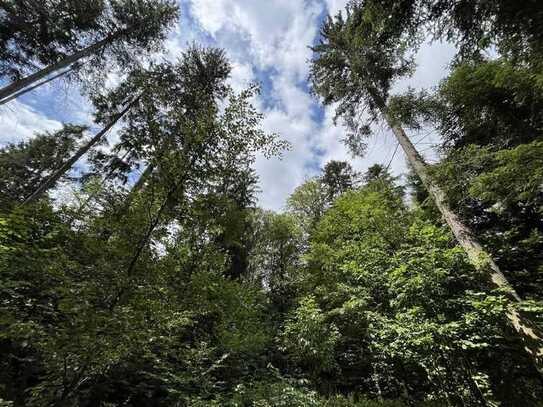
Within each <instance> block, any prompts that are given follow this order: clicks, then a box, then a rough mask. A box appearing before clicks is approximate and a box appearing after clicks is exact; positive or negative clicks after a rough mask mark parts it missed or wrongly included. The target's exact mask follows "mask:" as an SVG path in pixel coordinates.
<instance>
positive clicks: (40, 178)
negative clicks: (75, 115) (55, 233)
mask: <svg viewBox="0 0 543 407" xmlns="http://www.w3.org/2000/svg"><path fill="white" fill-rule="evenodd" d="M85 130H86V129H85V128H84V127H81V126H73V125H65V126H64V128H63V129H62V130H59V131H57V132H54V133H45V134H38V135H36V136H35V137H34V138H32V139H30V140H29V141H23V142H21V143H19V144H17V145H14V144H11V145H8V146H6V147H4V148H2V149H0V172H1V173H2V177H1V179H0V190H1V191H2V196H1V197H0V211H2V212H5V211H7V210H8V209H11V208H12V207H13V206H14V205H17V204H20V203H21V202H23V201H24V199H25V198H27V197H28V196H29V195H30V194H32V192H34V191H35V190H36V189H37V188H38V187H39V186H40V185H41V183H42V182H44V181H45V180H46V179H47V177H49V176H50V175H51V174H52V173H53V172H54V170H55V169H56V168H57V167H58V165H59V163H61V162H63V161H64V160H66V158H67V157H69V156H70V155H71V154H72V153H73V151H74V150H75V149H76V147H77V142H78V141H79V139H81V137H82V136H83V132H84V131H85Z"/></svg>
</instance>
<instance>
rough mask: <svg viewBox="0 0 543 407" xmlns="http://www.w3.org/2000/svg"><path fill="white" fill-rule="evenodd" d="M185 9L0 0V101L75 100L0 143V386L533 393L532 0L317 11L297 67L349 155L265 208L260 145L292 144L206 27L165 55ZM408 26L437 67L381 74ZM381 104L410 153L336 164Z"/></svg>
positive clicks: (513, 398)
mask: <svg viewBox="0 0 543 407" xmlns="http://www.w3.org/2000/svg"><path fill="white" fill-rule="evenodd" d="M182 11H183V7H180V6H179V5H178V4H177V3H176V2H174V1H170V0H101V1H87V0H70V1H57V0H47V1H42V2H38V1H33V0H20V1H12V0H5V1H0V105H6V106H5V107H6V108H7V107H9V106H10V105H13V103H17V101H18V100H19V101H20V100H21V96H22V95H25V94H27V95H28V94H31V92H36V91H37V90H39V89H41V88H42V87H43V86H46V85H47V84H53V83H59V82H62V83H64V84H65V85H66V86H68V89H69V93H68V95H69V97H74V98H75V97H78V98H84V99H85V101H86V103H88V105H89V106H90V108H91V110H92V115H91V116H90V117H89V120H88V122H80V123H75V122H68V121H67V120H66V121H64V122H63V123H62V127H61V128H59V129H57V130H50V131H49V130H48V131H36V132H35V133H34V135H33V136H32V137H30V138H26V139H24V140H21V141H19V142H15V143H4V144H3V145H2V147H0V407H19V406H60V407H68V406H70V407H71V406H74V407H75V406H82V407H86V406H89V407H90V406H103V407H113V406H119V407H120V406H196V407H197V406H232V407H234V406H254V407H259V406H262V407H264V406H269V407H272V406H273V407H274V406H301V407H305V406H308V407H312V406H315V407H324V406H330V407H349V406H352V407H378V406H385V407H386V406H388V407H401V406H406V407H407V406H503V407H507V406H511V407H513V406H527V407H530V406H534V407H537V406H542V405H543V404H542V400H543V334H542V330H543V158H542V157H543V109H542V108H543V73H542V67H543V34H542V33H543V32H542V31H541V27H542V26H543V2H541V1H537V0H526V1H522V2H520V1H517V2H512V1H509V0H495V1H492V2H488V1H485V0H470V1H468V0H460V1H456V2H449V1H444V0H385V1H383V0H350V1H347V2H346V6H345V8H344V9H343V10H342V12H340V13H338V14H332V15H328V16H327V17H326V18H324V19H322V21H321V25H320V27H319V33H318V36H317V39H316V41H315V43H313V44H306V45H307V46H310V47H311V53H312V58H311V60H309V61H307V68H308V72H309V78H308V80H307V85H308V89H309V88H311V91H312V93H313V94H314V97H315V99H316V100H317V101H318V102H319V103H321V104H322V106H323V107H326V108H327V109H331V111H333V112H335V122H336V125H337V126H341V128H342V129H344V133H345V135H344V138H343V139H342V141H343V142H344V143H345V145H346V146H347V147H348V148H349V149H350V151H351V152H352V158H351V159H349V160H344V159H337V160H329V161H327V162H323V163H322V165H320V168H318V170H315V171H313V173H312V176H310V177H307V178H306V179H305V180H304V181H303V182H302V183H300V184H299V185H297V187H296V188H295V189H294V190H293V191H292V192H291V193H290V195H289V196H288V197H287V198H286V199H285V202H284V205H283V209H282V210H280V211H273V210H270V209H267V208H264V207H263V206H262V204H261V202H260V201H259V192H260V191H261V188H262V183H261V182H260V179H259V174H258V172H257V170H256V163H257V161H258V160H263V159H274V160H278V159H281V158H282V157H283V156H284V154H286V153H288V151H289V150H292V149H295V148H296V144H295V143H294V144H292V143H289V142H287V138H286V137H285V135H284V134H276V133H274V132H271V131H268V130H267V127H266V114H267V113H269V112H268V111H267V110H266V108H265V106H263V105H262V104H261V103H258V99H257V97H258V95H259V94H260V92H262V91H263V87H265V86H266V84H265V83H264V84H262V83H260V84H259V83H256V82H254V83H246V84H245V85H244V86H242V87H241V88H240V87H239V86H233V79H234V78H233V76H234V70H235V68H236V66H235V64H234V63H233V61H232V58H231V56H230V55H229V54H228V52H226V51H225V50H224V49H221V48H219V47H210V46H204V45H200V44H197V43H192V44H190V45H187V46H186V47H184V48H183V50H182V51H181V52H180V53H179V54H177V55H175V58H171V57H168V56H167V55H166V50H165V46H166V42H167V41H168V40H167V39H168V38H169V37H168V36H169V35H170V34H171V32H172V30H174V27H175V26H176V25H177V24H181V23H182V21H184V20H182V19H180V12H182ZM424 41H444V42H447V43H448V44H451V45H452V46H454V49H455V55H454V56H453V58H452V62H451V64H450V66H449V70H448V73H447V76H446V77H445V78H443V79H442V80H441V81H440V82H439V83H438V84H436V86H435V87H431V88H427V89H415V88H414V87H413V88H411V87H409V88H408V90H407V91H405V92H402V93H400V92H398V91H397V89H398V88H399V87H398V86H397V84H398V83H399V82H400V81H403V83H407V84H409V81H410V78H411V75H412V74H413V73H414V72H415V71H416V64H415V61H416V59H415V55H416V53H417V51H418V50H419V48H420V46H421V44H422V42H424ZM489 50H491V51H492V52H489ZM112 78H114V80H113V79H112ZM273 78H274V76H273V75H270V80H273ZM406 88H407V87H406ZM264 90H265V89H264ZM56 108H58V109H62V108H63V107H62V106H56ZM6 111H7V110H0V118H1V116H2V115H3V114H6V113H5V112H6ZM382 128H386V129H388V131H389V132H390V134H392V135H393V136H394V141H393V143H394V144H393V147H396V151H398V149H400V150H401V151H402V152H403V154H404V157H405V159H406V162H407V164H408V168H409V170H408V172H407V173H406V174H396V173H394V172H393V171H392V170H391V168H390V165H391V164H390V163H388V164H387V163H385V164H375V165H372V166H369V167H368V168H365V169H364V170H358V169H357V168H359V166H358V165H357V160H360V159H361V156H365V157H368V156H369V155H370V154H371V151H370V150H368V149H367V148H366V147H367V143H368V140H370V139H371V138H372V137H382V131H381V130H382ZM112 129H114V131H115V133H114V134H115V135H114V137H111V133H112V131H113V130H112ZM421 129H424V130H425V131H430V132H432V134H434V135H435V138H436V140H437V142H436V143H437V149H438V151H439V160H437V161H436V162H432V163H428V162H427V161H426V160H425V159H424V157H423V154H422V152H421V151H419V150H418V146H417V143H416V142H414V140H412V139H411V136H410V134H411V133H413V132H415V131H420V130H421ZM3 137H5V138H6V139H9V137H11V135H3V134H0V140H2V138H3ZM396 151H395V153H394V154H396ZM392 159H394V155H393V156H392ZM395 159H396V160H401V159H402V157H401V156H400V155H397V156H396V158H395ZM285 176H286V177H288V176H289V174H286V175H285Z"/></svg>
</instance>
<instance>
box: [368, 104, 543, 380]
mask: <svg viewBox="0 0 543 407" xmlns="http://www.w3.org/2000/svg"><path fill="white" fill-rule="evenodd" d="M374 102H375V103H376V105H377V106H378V107H379V109H380V111H381V113H382V114H383V116H384V117H385V119H386V121H387V123H388V125H389V126H390V128H391V129H392V132H393V133H394V135H395V136H396V139H397V140H398V143H399V144H400V145H401V146H402V148H403V151H404V152H405V155H406V157H407V160H408V161H409V163H410V164H411V165H412V166H413V168H414V170H415V172H416V173H417V175H418V176H419V177H420V179H421V180H422V182H423V184H424V186H425V187H426V189H427V190H428V193H429V194H430V196H431V197H432V199H433V200H434V203H435V204H436V206H437V208H438V209H439V211H440V212H441V214H442V216H443V218H444V219H445V221H446V222H447V224H448V225H449V227H450V229H451V230H452V232H453V234H454V236H455V237H456V240H457V241H458V243H459V244H460V246H462V248H463V249H464V251H465V252H466V254H467V255H468V258H469V260H470V262H471V263H472V264H473V265H474V266H475V268H476V269H477V270H478V271H480V272H481V273H484V274H485V275H486V276H487V277H488V279H489V280H490V283H491V285H492V286H493V287H494V288H498V289H500V290H502V291H503V292H505V293H506V294H507V295H508V297H509V298H510V299H511V300H512V301H513V302H518V301H520V300H521V299H520V297H519V295H518V294H517V292H516V291H515V289H514V288H513V287H512V286H511V285H510V284H509V282H508V281H507V279H506V278H505V276H504V275H503V273H502V272H501V270H500V269H499V267H498V265H497V264H496V263H495V262H494V260H493V259H492V257H491V256H490V255H489V254H488V253H487V252H486V251H485V249H484V248H483V247H482V245H481V244H480V243H479V242H478V241H477V239H476V238H475V237H474V234H473V233H472V231H471V230H470V229H469V227H468V226H467V225H465V224H464V223H463V222H462V221H461V220H460V218H459V217H458V216H457V215H456V214H455V213H454V212H453V211H452V210H451V208H450V207H449V205H448V203H447V199H446V198H447V197H446V195H445V193H444V192H443V190H442V189H441V188H440V187H439V186H438V185H437V184H436V183H435V182H434V180H433V179H432V177H431V175H430V174H429V173H428V168H427V166H426V163H425V162H424V159H423V158H422V157H421V156H420V154H419V153H418V152H417V150H416V149H415V147H414V146H413V144H412V143H411V141H410V140H409V138H408V137H407V135H406V134H405V131H404V130H403V128H402V127H401V126H400V125H399V124H398V123H397V122H396V120H394V119H393V118H392V117H391V116H390V115H389V114H388V111H387V108H386V104H385V102H384V100H383V99H381V98H380V97H378V96H375V95H374ZM507 319H508V320H509V323H510V324H511V326H512V328H513V329H514V330H515V331H516V332H517V333H518V335H519V337H520V339H521V341H522V343H523V345H524V349H525V350H526V352H527V353H528V354H529V356H530V358H531V359H532V360H533V362H534V365H535V367H536V369H537V370H538V371H539V372H540V373H541V374H543V333H542V332H541V331H540V330H539V329H538V327H537V326H536V324H535V323H533V322H532V321H531V320H530V319H528V318H526V317H525V316H523V315H522V314H521V313H520V312H519V311H518V310H517V309H516V308H515V306H514V304H510V305H509V307H508V310H507Z"/></svg>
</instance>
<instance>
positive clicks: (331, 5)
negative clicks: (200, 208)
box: [0, 0, 454, 209]
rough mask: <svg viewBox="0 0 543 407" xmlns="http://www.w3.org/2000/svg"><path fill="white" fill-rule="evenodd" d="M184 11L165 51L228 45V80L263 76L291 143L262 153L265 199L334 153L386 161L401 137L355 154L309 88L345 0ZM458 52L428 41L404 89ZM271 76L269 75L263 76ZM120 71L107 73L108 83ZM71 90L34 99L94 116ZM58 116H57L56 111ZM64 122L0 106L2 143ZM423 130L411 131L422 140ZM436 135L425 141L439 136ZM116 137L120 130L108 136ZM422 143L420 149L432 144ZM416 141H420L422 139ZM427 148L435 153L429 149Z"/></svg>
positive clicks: (271, 123)
mask: <svg viewBox="0 0 543 407" xmlns="http://www.w3.org/2000/svg"><path fill="white" fill-rule="evenodd" d="M179 1H181V2H182V5H183V6H184V7H183V10H184V11H187V10H188V11H189V13H187V12H185V13H182V15H181V20H180V23H179V24H178V25H177V26H176V28H175V30H174V31H173V32H172V33H171V35H170V36H169V38H168V40H167V41H166V43H165V47H166V58H168V59H170V60H175V59H176V58H177V57H178V56H179V54H180V53H181V52H182V50H183V49H185V48H186V46H187V44H190V43H192V42H196V43H199V44H201V45H205V46H209V45H213V46H218V47H221V48H224V49H225V51H226V53H227V55H228V58H229V59H230V60H231V62H232V75H231V79H230V83H231V85H232V86H233V87H234V89H235V90H237V91H239V90H241V89H243V88H244V87H246V86H247V85H248V84H249V83H251V82H254V81H256V80H263V79H264V80H265V84H264V85H265V87H266V88H265V92H264V94H263V96H261V97H259V98H257V99H256V100H255V104H256V105H257V107H258V108H260V109H261V110H262V111H263V112H264V113H265V116H266V118H265V120H264V123H263V126H264V128H265V129H266V130H267V131H270V132H276V133H279V134H280V135H281V136H283V137H284V138H285V139H287V140H288V141H290V143H291V144H292V150H291V151H289V152H287V153H285V156H284V159H283V160H282V161H281V160H278V159H273V160H269V161H268V160H264V159H263V158H259V159H258V160H257V162H256V164H255V168H256V170H257V172H258V174H259V176H260V179H261V189H262V190H263V192H262V194H261V200H260V204H261V205H262V206H264V207H266V208H272V209H280V208H281V207H282V206H283V205H284V203H285V200H286V198H287V196H288V194H290V193H291V192H292V191H293V190H294V188H295V187H296V186H297V185H299V184H300V183H301V182H303V180H304V179H305V178H307V177H309V176H312V175H315V173H316V171H317V170H318V167H322V166H323V165H324V164H325V163H326V162H327V161H329V160H331V159H336V160H347V161H350V162H351V163H352V165H353V167H355V168H356V169H358V170H365V169H366V168H367V167H368V166H369V165H372V164H374V163H384V164H388V162H389V161H390V159H391V157H392V156H393V153H394V150H395V148H396V141H395V140H394V138H393V136H392V135H391V134H390V132H389V131H387V130H386V129H383V131H381V132H380V133H379V134H378V135H377V136H375V137H373V138H371V139H370V140H368V152H367V155H366V157H365V158H363V159H360V158H354V159H353V158H352V157H351V156H350V154H349V153H348V151H347V149H346V147H345V146H344V145H343V143H342V142H341V139H342V138H343V137H344V133H345V131H344V129H343V128H342V127H341V126H334V125H333V123H332V117H333V110H332V108H326V109H325V111H324V118H321V117H318V115H317V116H315V111H316V108H317V103H318V102H317V101H316V100H314V99H313V98H312V97H311V96H310V95H309V94H308V92H307V89H306V83H305V80H306V79H307V75H308V70H309V64H308V63H307V61H308V60H309V59H310V58H311V51H310V49H309V48H308V46H309V45H311V44H312V43H313V42H314V40H315V38H316V36H317V35H318V30H319V23H320V21H319V18H320V16H322V14H323V13H326V12H328V13H330V14H336V13H337V12H338V11H340V10H343V9H344V7H345V5H346V3H347V2H348V0H268V1H255V0H179ZM453 53H454V50H453V49H452V47H450V46H449V45H447V44H432V45H430V44H425V45H424V46H423V47H422V48H421V50H420V52H419V53H418V55H417V62H418V63H419V69H418V70H417V72H416V74H415V75H414V77H413V78H410V79H408V80H405V81H402V82H401V83H399V84H398V85H397V86H395V88H394V90H395V91H398V92H399V91H403V90H405V89H406V88H407V86H408V84H409V85H410V86H413V87H416V88H421V87H430V86H433V85H435V84H436V83H437V81H438V80H439V79H440V78H442V77H443V76H444V75H445V73H446V71H447V64H448V62H449V59H450V56H451V55H452V54H453ZM264 75H266V78H264ZM116 79H118V78H115V77H110V78H109V81H110V85H112V84H113V83H115V80H116ZM73 91H74V89H70V92H69V94H68V92H66V96H65V99H63V96H62V92H59V89H58V87H57V88H56V89H55V92H51V90H49V89H47V90H43V91H38V92H36V94H35V95H36V100H29V103H31V104H32V105H33V106H40V105H43V103H41V104H40V103H35V102H40V101H41V102H43V101H44V100H47V99H48V98H49V97H51V95H52V94H53V93H55V98H54V100H53V99H52V100H53V102H54V103H55V111H59V112H62V113H63V114H61V115H59V116H58V117H59V120H62V121H64V120H65V119H69V120H67V121H71V122H75V123H90V122H91V121H92V117H91V109H90V106H89V104H88V103H84V102H83V100H81V98H78V99H74V96H73V95H72V93H73ZM56 117H57V116H55V118H56ZM59 127H60V122H59V121H57V120H53V119H51V118H48V117H46V116H44V115H43V114H41V113H39V112H38V111H37V110H35V109H33V108H31V107H29V106H27V105H24V104H21V103H17V102H15V103H13V104H10V105H9V108H8V107H7V106H6V107H4V108H0V143H6V142H9V141H16V140H21V139H27V138H29V137H31V136H32V134H33V133H34V132H35V131H42V130H53V129H56V128H59ZM420 136H422V134H421V135H411V137H412V138H413V140H418V139H419V138H420ZM435 139H436V137H435V136H430V137H428V138H427V139H426V140H425V142H428V141H434V140H435ZM110 140H112V141H114V140H115V134H112V135H111V136H110ZM427 146H428V145H427V144H424V145H421V146H420V148H421V150H424V149H425V148H427ZM418 147H419V146H418ZM425 153H430V154H431V153H432V151H426V152H425ZM391 168H392V170H393V171H394V172H395V173H396V174H399V173H401V172H405V169H406V167H405V160H404V158H403V154H402V153H401V151H398V152H397V153H396V154H395V157H394V160H393V161H392V163H391Z"/></svg>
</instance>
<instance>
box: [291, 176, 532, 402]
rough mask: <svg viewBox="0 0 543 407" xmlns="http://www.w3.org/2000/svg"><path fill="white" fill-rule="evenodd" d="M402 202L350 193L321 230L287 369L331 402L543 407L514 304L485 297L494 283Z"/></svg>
mask: <svg viewBox="0 0 543 407" xmlns="http://www.w3.org/2000/svg"><path fill="white" fill-rule="evenodd" d="M395 190H396V186H395V185H394V183H382V182H379V183H378V184H370V185H367V186H364V187H362V188H361V189H359V190H357V191H351V192H348V193H346V194H344V195H342V196H341V197H340V198H338V199H337V200H336V202H335V203H334V206H333V207H332V208H331V209H330V210H329V211H328V212H327V213H326V215H325V216H324V217H323V219H322V220H321V222H320V223H319V224H318V226H317V228H316V230H315V233H314V234H313V236H312V239H311V248H310V250H309V252H308V253H307V254H306V256H305V257H306V259H307V266H306V267H305V268H304V270H303V272H302V283H301V284H300V288H299V297H298V299H299V302H298V306H297V307H295V308H294V309H293V310H292V312H291V313H290V315H289V317H288V318H287V320H286V321H285V327H284V330H283V332H282V334H281V338H282V340H283V342H282V344H283V346H284V348H285V350H286V352H287V355H288V357H289V360H290V361H291V363H295V364H296V365H297V366H300V367H303V371H304V372H306V375H307V377H310V378H311V379H312V382H314V383H316V385H317V386H318V388H319V389H320V391H322V392H328V391H332V392H337V391H340V392H342V393H347V394H366V395H371V396H372V397H374V398H382V399H397V398H400V399H402V400H403V401H404V402H405V403H406V404H407V405H408V404H414V405H424V404H423V400H429V399H432V400H434V402H435V403H436V404H437V405H446V404H450V405H462V404H465V405H473V406H478V405H488V404H489V403H491V402H495V401H496V399H497V400H498V401H502V402H503V403H504V404H512V405H514V404H515V403H517V404H519V403H520V404H526V405H534V406H535V405H537V396H536V397H534V398H531V397H527V396H526V395H527V394H528V393H530V392H531V391H532V390H533V391H536V392H537V391H540V390H535V389H540V388H539V385H538V384H537V383H538V381H539V377H538V376H537V373H536V370H535V369H534V368H533V367H532V366H531V359H529V358H528V357H527V355H525V354H524V353H518V348H517V347H516V346H518V342H516V341H518V339H517V338H511V336H510V335H509V333H508V327H507V318H506V317H505V315H504V310H505V309H506V308H507V301H506V300H505V299H504V298H503V297H502V296H501V295H500V294H499V293H493V294H488V293H484V292H482V290H483V288H484V287H485V285H486V281H485V279H484V276H482V275H481V274H480V273H476V272H475V269H474V267H473V266H472V265H471V264H470V262H469V259H468V258H467V256H466V255H465V253H464V252H463V250H462V249H461V248H460V247H459V246H456V245H455V244H454V242H453V237H452V235H451V234H450V232H448V230H446V228H444V227H440V226H436V225H435V224H432V223H431V222H429V221H425V220H423V219H422V218H420V217H419V215H420V212H419V211H417V210H410V209H409V208H408V207H406V205H405V204H404V203H403V199H402V196H401V194H396V193H391V192H392V191H395ZM515 342H516V343H517V345H514V344H515ZM498 360H500V361H501V362H503V365H502V364H501V362H500V363H498V362H497V361H498ZM506 361H507V362H506ZM519 364H520V365H522V367H520V368H519V370H517V372H516V373H513V376H507V375H508V369H510V368H512V366H519ZM526 369H527V370H529V371H530V373H529V375H527V376H524V374H523V373H521V372H523V371H525V370H526ZM534 373H535V375H534ZM519 374H520V375H522V376H523V378H522V379H520V380H518V379H517V378H518V375H519ZM504 375H505V376H507V378H506V379H504V377H505V376H504ZM530 375H531V376H530ZM515 376H516V378H515ZM524 380H526V382H524ZM522 382H524V383H525V384H526V387H524V390H520V388H519V387H518V386H523V384H521V383H522ZM513 383H514V384H513ZM528 383H529V384H528ZM510 386H512V387H510Z"/></svg>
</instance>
